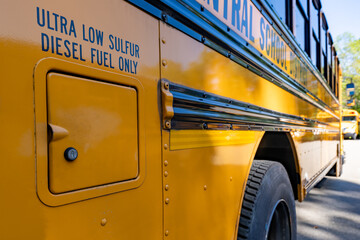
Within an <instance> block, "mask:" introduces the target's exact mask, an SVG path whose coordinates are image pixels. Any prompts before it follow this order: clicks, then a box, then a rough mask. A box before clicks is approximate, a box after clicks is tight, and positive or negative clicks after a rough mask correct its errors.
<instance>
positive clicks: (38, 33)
mask: <svg viewBox="0 0 360 240" xmlns="http://www.w3.org/2000/svg"><path fill="white" fill-rule="evenodd" d="M0 13H1V14H0V20H1V22H3V23H7V24H2V25H1V26H0V49H1V50H2V54H3V56H6V57H4V58H1V59H0V66H1V69H2V71H1V73H2V77H1V80H0V111H1V112H0V113H1V114H0V123H1V124H0V131H1V133H2V134H1V135H0V144H1V145H2V146H6V147H5V148H4V149H3V151H2V158H1V159H2V160H1V161H0V176H1V181H0V190H1V192H3V193H6V194H5V195H4V197H1V198H0V212H1V214H2V216H5V217H3V218H1V219H0V238H4V239H39V240H40V239H51V240H53V239H55V240H56V239H69V240H71V239H109V240H111V239H127V240H128V239H129V240H130V239H234V238H236V231H237V222H238V221H239V212H240V206H241V201H242V195H243V191H244V188H245V183H246V180H247V176H248V172H249V169H250V166H251V162H252V160H253V158H254V156H255V153H256V149H257V146H258V145H259V143H260V141H261V138H262V136H263V134H264V132H258V131H219V130H214V131H211V130H207V131H205V130H204V131H203V130H199V131H187V130H186V131H174V130H171V131H169V130H162V123H163V122H162V116H161V96H160V94H159V92H160V91H159V80H160V79H161V78H165V79H168V80H169V81H172V82H175V83H179V84H183V85H186V86H188V87H192V88H195V89H198V90H204V91H208V92H210V93H214V94H218V95H220V96H225V97H228V98H233V99H236V100H239V101H244V102H248V103H251V104H255V105H258V106H261V107H264V108H268V109H271V110H274V111H278V112H282V113H287V114H293V115H298V116H301V117H308V118H313V119H319V120H320V116H321V114H320V113H321V112H320V111H319V110H318V109H317V108H316V107H314V106H313V105H310V104H308V103H307V102H305V101H304V100H301V99H299V98H295V97H294V96H293V95H292V94H290V93H288V92H286V91H285V90H283V89H281V88H279V87H277V86H276V85H274V84H272V83H270V82H269V81H267V80H265V79H263V78H261V77H259V76H258V75H255V74H254V73H252V72H250V71H249V70H247V69H245V68H243V67H241V66H239V65H238V64H236V63H234V62H232V61H231V60H229V59H227V58H225V57H224V56H222V55H220V54H218V53H216V52H215V51H213V50H211V49H209V48H207V47H205V46H204V45H203V44H201V43H199V42H197V41H195V40H193V39H191V38H190V37H188V36H186V35H185V34H183V33H181V32H179V31H178V30H175V29H173V28H171V27H169V26H167V25H166V24H165V23H162V22H160V21H159V20H158V19H155V18H153V17H151V16H149V15H148V14H147V13H145V12H142V11H141V10H139V9H138V8H136V7H134V6H132V5H130V4H128V3H127V2H125V1H110V0H105V1H102V2H101V3H99V1H95V0H89V1H82V0H80V1H68V0H65V1H59V2H49V1H43V0H41V1H36V2H33V1H18V0H15V1H11V2H8V1H7V2H5V1H4V2H3V3H2V8H1V10H0ZM159 46H160V47H159ZM160 54H161V55H160ZM159 63H162V66H161V67H160V65H159ZM280 64H281V63H280ZM49 73H50V74H53V75H48V74H49ZM49 78H50V79H51V80H50V82H47V80H49ZM52 79H55V82H53V80H52ZM58 80H61V81H62V80H65V81H66V84H64V85H63V84H60V85H58V82H57V81H58ZM85 82H86V83H85ZM83 84H85V85H87V86H86V87H84V85H83ZM93 84H95V85H96V87H95V85H94V87H92V85H93ZM99 84H100V85H99ZM306 84H308V85H306V86H308V87H309V86H311V87H312V89H313V91H316V92H317V94H318V95H319V96H322V95H323V94H324V89H323V88H322V86H320V83H319V82H318V81H317V80H316V79H315V78H314V77H311V76H310V77H308V78H307V83H306ZM69 86H70V87H71V88H70V90H69V91H65V90H64V91H60V90H61V89H62V88H68V87H69ZM80 88H81V90H78V89H80ZM95 88H96V91H95V90H94V89H95ZM101 89H102V90H101ZM120 89H121V90H120ZM83 90H86V91H83ZM63 94H64V95H63ZM54 96H55V97H56V98H55V100H54V99H53V97H54ZM74 96H79V97H81V100H74V99H70V98H69V97H71V98H73V97H74ZM167 97H168V98H166V99H165V100H166V102H167V103H169V102H171V101H172V96H171V95H169V96H167ZM109 98H111V99H114V98H116V99H118V101H125V102H126V105H123V104H122V103H121V104H120V103H119V102H113V101H110V102H102V101H103V100H104V99H107V100H109ZM107 100H106V101H107ZM326 101H327V102H329V101H330V100H329V99H327V100H326ZM54 103H55V105H54ZM57 104H60V105H57ZM72 104H74V106H75V105H77V106H79V109H80V110H79V111H80V113H79V112H75V113H73V112H72V108H73V106H72ZM80 105H81V106H80ZM95 106H96V107H97V110H96V111H95V113H94V114H92V110H91V108H94V107H95ZM123 107H124V108H123ZM334 107H336V106H334ZM60 108H63V110H64V112H65V114H69V115H71V117H73V119H72V118H71V117H69V118H67V117H66V116H67V115H65V114H63V113H61V114H59V115H57V114H56V112H53V111H52V109H60ZM99 109H102V110H105V111H106V112H108V113H109V112H110V113H113V114H115V116H116V117H115V119H113V120H110V118H111V117H109V118H107V117H106V116H107V115H106V114H104V113H102V112H101V110H99ZM135 109H136V110H135ZM163 110H166V111H168V112H166V111H165V112H166V114H165V115H166V116H165V117H167V118H171V117H172V116H173V114H174V112H172V109H171V108H165V109H163ZM66 112H67V113H66ZM125 112H126V117H125V118H124V117H123V116H124V113H125ZM54 114H55V115H54ZM110 115H111V114H110ZM104 118H106V119H104ZM120 120H121V124H124V126H120V127H119V128H116V124H117V123H119V122H118V121H120ZM327 121H329V122H331V121H333V122H335V123H334V124H333V125H324V126H322V127H321V129H322V130H323V131H319V132H318V133H317V134H313V133H306V134H302V133H303V132H301V131H298V132H294V133H293V134H292V139H293V141H294V145H295V146H296V151H297V152H296V154H297V158H298V159H299V165H300V166H301V169H300V171H299V172H300V173H301V180H302V182H304V180H305V179H306V178H307V177H311V175H313V174H315V173H314V172H316V169H318V168H319V167H320V166H322V165H323V164H325V163H324V162H322V161H323V160H322V159H323V158H322V155H321V154H322V153H320V152H321V150H320V149H321V146H322V145H324V144H325V145H326V146H327V148H328V149H329V157H331V156H333V154H334V152H333V150H332V149H333V145H334V142H336V141H335V140H334V139H336V134H333V135H331V134H328V133H329V131H330V130H332V129H334V128H335V127H336V124H337V123H336V122H337V121H335V120H333V119H328V120H327ZM48 124H51V126H50V127H51V128H52V129H53V133H54V134H53V136H52V137H51V135H49V134H48ZM119 124H120V123H119ZM121 124H120V125H121ZM125 125H126V126H125ZM86 126H92V129H94V131H95V132H92V131H88V130H87V128H86ZM97 126H99V127H97ZM109 127H111V131H110V130H109ZM337 127H338V126H337ZM97 131H98V132H97ZM110 132H111V134H110ZM106 133H108V134H110V135H109V138H105V136H106ZM124 135H126V137H124ZM76 136H78V137H76ZM119 136H120V139H119V138H118V137H119ZM102 137H104V141H101V142H97V140H100V138H102ZM189 139H191V140H193V141H189ZM85 142H86V143H85ZM135 142H136V143H135ZM49 143H50V147H49ZM87 144H89V145H87ZM135 144H136V146H135ZM68 145H69V146H70V145H71V146H75V148H78V149H79V157H78V158H79V159H76V160H75V162H73V163H75V165H74V164H72V163H67V162H64V161H65V160H64V159H63V158H62V157H60V155H61V154H62V153H63V150H64V148H66V147H67V146H68ZM120 145H121V146H120ZM79 147H80V148H79ZM104 148H105V149H107V151H103V149H104ZM109 149H110V150H109ZM111 149H114V151H112V150H111ZM125 150H126V151H125ZM109 151H110V152H109ZM104 154H105V155H106V156H108V157H109V156H111V159H110V158H107V157H106V156H105V155H104ZM90 155H91V156H90ZM83 156H88V157H87V158H88V159H89V161H88V162H86V163H83V164H77V162H76V161H77V160H81V159H83ZM102 156H104V158H102ZM100 159H101V161H100ZM116 159H118V161H117V160H116ZM128 160H129V161H128ZM71 164H72V165H71ZM107 164H108V165H107ZM110 165H111V166H110ZM74 166H75V168H73V167H74ZM125 170H126V171H125ZM305 173H308V175H309V176H306V174H305Z"/></svg>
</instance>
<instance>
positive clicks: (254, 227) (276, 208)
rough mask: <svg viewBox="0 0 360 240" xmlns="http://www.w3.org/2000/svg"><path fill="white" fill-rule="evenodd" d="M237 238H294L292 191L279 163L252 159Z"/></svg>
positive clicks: (285, 173)
mask: <svg viewBox="0 0 360 240" xmlns="http://www.w3.org/2000/svg"><path fill="white" fill-rule="evenodd" d="M238 239H254V240H262V239H269V240H272V239H276V240H278V239H286V240H288V239H291V240H294V239H296V211H295V199H294V194H293V190H292V187H291V183H290V180H289V177H288V174H287V172H286V170H285V168H284V167H283V166H282V165H281V164H280V163H278V162H272V161H265V160H254V162H253V164H252V167H251V170H250V174H249V178H248V181H247V184H246V189H245V195H244V199H243V203H242V208H241V214H240V222H239V229H238Z"/></svg>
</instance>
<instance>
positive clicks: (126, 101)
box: [47, 73, 139, 193]
mask: <svg viewBox="0 0 360 240" xmlns="http://www.w3.org/2000/svg"><path fill="white" fill-rule="evenodd" d="M47 110H48V124H54V125H57V126H61V127H63V128H65V129H66V130H68V132H69V134H68V136H67V137H65V138H63V139H59V140H57V141H50V143H49V178H50V180H49V183H50V184H49V187H50V191H51V192H53V193H63V192H68V191H74V190H79V189H84V188H89V187H94V186H100V185H104V184H109V183H115V182H120V181H124V180H130V179H134V178H136V177H137V176H138V162H139V157H138V129H137V126H138V116H137V112H138V107H137V93H136V90H135V89H134V88H131V87H126V86H121V85H114V84H108V83H103V82H95V81H91V80H87V79H84V78H78V77H72V76H67V75H63V74H57V73H49V74H48V76H47ZM69 147H73V148H74V149H76V151H77V153H78V157H77V158H76V159H75V160H73V161H69V160H66V159H64V152H65V150H66V149H67V148H69Z"/></svg>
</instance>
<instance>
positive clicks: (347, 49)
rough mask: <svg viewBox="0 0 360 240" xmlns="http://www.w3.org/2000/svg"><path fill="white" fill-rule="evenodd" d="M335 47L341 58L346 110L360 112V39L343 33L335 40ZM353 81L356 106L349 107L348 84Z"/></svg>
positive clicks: (343, 96)
mask: <svg viewBox="0 0 360 240" xmlns="http://www.w3.org/2000/svg"><path fill="white" fill-rule="evenodd" d="M335 47H336V51H337V54H338V56H339V58H340V66H341V69H342V76H343V82H342V90H343V91H342V99H343V106H344V108H353V109H355V110H357V111H358V112H360V91H359V89H360V39H356V38H355V36H354V35H352V34H351V33H348V32H346V33H343V34H341V35H339V36H338V37H337V38H336V39H335ZM351 80H352V81H353V83H354V84H355V96H353V98H354V99H355V106H354V107H347V106H346V101H347V100H348V99H349V97H348V96H346V84H348V83H350V82H351Z"/></svg>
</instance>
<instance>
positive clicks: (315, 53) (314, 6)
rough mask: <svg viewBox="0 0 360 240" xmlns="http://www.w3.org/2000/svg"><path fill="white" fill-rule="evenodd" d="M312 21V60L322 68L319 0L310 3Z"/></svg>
mask: <svg viewBox="0 0 360 240" xmlns="http://www.w3.org/2000/svg"><path fill="white" fill-rule="evenodd" d="M310 6H311V7H310V22H311V29H312V31H311V40H310V41H311V46H310V49H311V60H312V62H313V64H314V65H315V66H316V67H317V68H318V69H319V70H320V55H319V52H320V41H319V31H320V29H319V21H320V19H319V16H320V11H319V10H320V4H319V2H318V1H317V0H313V1H311V4H310Z"/></svg>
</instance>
